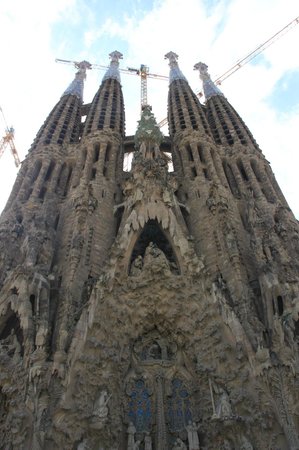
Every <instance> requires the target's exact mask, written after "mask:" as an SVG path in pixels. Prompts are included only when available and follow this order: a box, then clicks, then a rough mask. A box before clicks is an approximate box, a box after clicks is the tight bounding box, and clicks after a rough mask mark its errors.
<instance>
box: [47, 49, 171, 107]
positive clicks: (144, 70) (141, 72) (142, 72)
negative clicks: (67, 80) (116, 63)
mask: <svg viewBox="0 0 299 450" xmlns="http://www.w3.org/2000/svg"><path fill="white" fill-rule="evenodd" d="M55 61H56V62H59V63H63V64H72V65H74V66H75V67H76V68H78V67H79V63H78V62H77V61H69V60H66V59H58V58H56V59H55ZM90 68H91V69H100V70H106V69H108V68H109V67H108V66H102V65H100V64H91V65H90ZM119 71H120V72H121V73H125V74H127V75H138V76H140V80H141V96H140V102H141V111H142V110H143V108H144V106H145V105H148V101H147V79H148V78H153V79H155V80H166V81H167V80H169V77H166V76H164V75H158V74H156V73H149V68H148V66H146V65H145V64H141V65H140V68H139V69H135V68H133V67H128V68H127V69H119Z"/></svg>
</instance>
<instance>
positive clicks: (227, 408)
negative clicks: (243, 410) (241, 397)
mask: <svg viewBox="0 0 299 450" xmlns="http://www.w3.org/2000/svg"><path fill="white" fill-rule="evenodd" d="M221 391H222V393H221V395H220V399H219V402H218V407H217V409H216V414H217V418H219V419H228V418H230V417H232V416H233V413H232V407H231V404H230V401H229V396H228V394H227V392H226V391H225V390H224V389H221Z"/></svg>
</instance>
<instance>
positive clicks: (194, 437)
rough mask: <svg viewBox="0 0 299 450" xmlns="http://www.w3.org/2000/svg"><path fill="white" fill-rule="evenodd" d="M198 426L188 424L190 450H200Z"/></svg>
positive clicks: (191, 423)
mask: <svg viewBox="0 0 299 450" xmlns="http://www.w3.org/2000/svg"><path fill="white" fill-rule="evenodd" d="M198 428H199V427H198V426H197V425H196V423H195V422H191V420H190V421H189V422H188V425H187V426H186V430H187V434H188V445H189V450H199V439H198V434H197V431H198Z"/></svg>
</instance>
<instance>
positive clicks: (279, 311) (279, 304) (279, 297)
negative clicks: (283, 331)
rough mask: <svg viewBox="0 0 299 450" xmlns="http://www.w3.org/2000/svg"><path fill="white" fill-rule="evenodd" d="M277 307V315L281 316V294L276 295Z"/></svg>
mask: <svg viewBox="0 0 299 450" xmlns="http://www.w3.org/2000/svg"><path fill="white" fill-rule="evenodd" d="M277 308H278V315H279V316H282V315H283V300H282V297H281V295H279V296H278V297H277Z"/></svg>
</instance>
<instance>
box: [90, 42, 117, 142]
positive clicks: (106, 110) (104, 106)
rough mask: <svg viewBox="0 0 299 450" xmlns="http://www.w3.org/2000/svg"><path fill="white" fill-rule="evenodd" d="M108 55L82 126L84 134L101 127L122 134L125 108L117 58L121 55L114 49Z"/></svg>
mask: <svg viewBox="0 0 299 450" xmlns="http://www.w3.org/2000/svg"><path fill="white" fill-rule="evenodd" d="M109 57H110V59H111V62H110V67H109V68H108V70H107V72H106V73H105V75H104V77H103V80H102V83H101V85H100V87H99V90H98V91H97V93H96V95H95V96H94V98H93V101H92V102H91V106H90V110H89V113H88V115H87V118H86V122H85V126H84V133H83V135H84V136H86V135H88V134H89V133H92V132H95V131H98V130H103V129H106V130H107V129H110V130H115V131H116V132H120V134H121V135H123V134H124V122H125V110H124V100H123V94H122V90H121V84H120V74H119V60H120V59H121V58H122V57H123V55H122V54H121V53H120V52H118V51H117V50H115V51H114V52H112V53H110V54H109Z"/></svg>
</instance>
